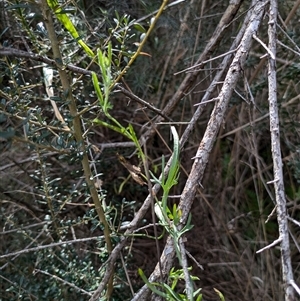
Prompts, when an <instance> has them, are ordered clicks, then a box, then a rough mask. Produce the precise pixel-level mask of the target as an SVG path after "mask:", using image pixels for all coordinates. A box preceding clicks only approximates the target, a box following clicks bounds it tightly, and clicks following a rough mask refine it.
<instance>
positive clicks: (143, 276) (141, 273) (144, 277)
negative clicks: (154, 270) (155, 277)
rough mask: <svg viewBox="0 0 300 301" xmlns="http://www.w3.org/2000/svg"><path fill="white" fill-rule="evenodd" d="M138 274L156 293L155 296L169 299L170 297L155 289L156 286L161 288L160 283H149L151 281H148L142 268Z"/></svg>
mask: <svg viewBox="0 0 300 301" xmlns="http://www.w3.org/2000/svg"><path fill="white" fill-rule="evenodd" d="M138 273H139V275H140V277H141V278H142V279H143V281H144V282H145V283H146V285H147V286H148V287H149V288H150V289H151V291H152V292H154V293H155V294H157V295H159V296H161V297H163V298H166V299H167V297H168V295H166V294H165V293H163V292H161V291H159V290H158V289H157V288H156V287H155V285H156V286H159V284H158V283H155V282H153V283H151V282H149V280H148V279H147V277H146V276H145V274H144V272H143V270H142V269H140V268H139V269H138Z"/></svg>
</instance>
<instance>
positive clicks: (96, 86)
mask: <svg viewBox="0 0 300 301" xmlns="http://www.w3.org/2000/svg"><path fill="white" fill-rule="evenodd" d="M92 81H93V85H94V89H95V91H96V94H97V97H98V99H99V101H100V105H101V106H102V105H103V94H102V91H101V89H100V85H99V81H98V77H97V75H96V73H95V72H92Z"/></svg>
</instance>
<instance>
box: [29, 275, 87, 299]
mask: <svg viewBox="0 0 300 301" xmlns="http://www.w3.org/2000/svg"><path fill="white" fill-rule="evenodd" d="M37 273H41V274H44V275H47V276H49V277H52V278H54V279H55V280H58V281H60V282H62V283H63V284H64V286H69V287H72V288H74V289H75V290H77V291H79V292H82V293H83V294H85V295H88V296H91V295H92V293H89V292H87V291H85V290H84V289H82V288H80V287H78V286H76V285H75V284H74V283H71V282H69V281H66V280H64V279H62V278H60V277H58V276H56V275H53V274H50V273H48V272H47V271H43V270H39V269H34V270H33V274H34V275H35V274H37Z"/></svg>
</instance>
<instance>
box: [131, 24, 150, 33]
mask: <svg viewBox="0 0 300 301" xmlns="http://www.w3.org/2000/svg"><path fill="white" fill-rule="evenodd" d="M133 27H134V28H135V29H136V30H137V31H139V32H142V33H146V32H147V30H146V29H145V28H144V26H142V25H141V24H139V23H134V24H133Z"/></svg>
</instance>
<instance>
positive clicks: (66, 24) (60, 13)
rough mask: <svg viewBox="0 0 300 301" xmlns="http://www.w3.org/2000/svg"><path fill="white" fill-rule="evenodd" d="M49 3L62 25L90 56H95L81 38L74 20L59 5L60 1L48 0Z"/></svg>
mask: <svg viewBox="0 0 300 301" xmlns="http://www.w3.org/2000/svg"><path fill="white" fill-rule="evenodd" d="M47 3H48V5H49V7H50V8H51V9H52V11H53V12H54V13H55V15H56V17H57V19H58V20H59V21H60V22H61V23H62V25H63V26H64V27H65V28H66V30H67V31H68V32H69V33H70V34H71V36H72V37H73V38H74V39H75V40H77V42H78V44H79V45H80V46H81V47H82V48H83V49H84V51H85V52H86V53H87V54H88V55H89V56H90V57H94V56H95V55H94V52H93V51H92V50H91V49H90V48H89V46H88V45H86V44H85V43H84V42H83V41H82V39H80V38H79V34H78V32H77V30H76V28H75V27H74V25H73V23H72V21H71V20H70V18H69V17H68V16H67V14H65V13H64V11H63V10H62V9H61V7H60V6H59V3H58V1H57V0H47Z"/></svg>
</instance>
